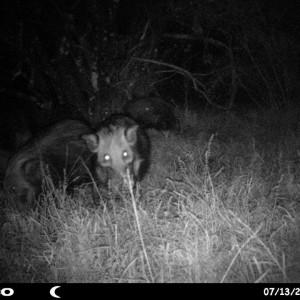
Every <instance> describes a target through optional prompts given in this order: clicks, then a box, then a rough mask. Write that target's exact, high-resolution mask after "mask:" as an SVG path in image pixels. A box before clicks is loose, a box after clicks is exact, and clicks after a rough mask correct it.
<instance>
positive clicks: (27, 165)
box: [22, 159, 42, 184]
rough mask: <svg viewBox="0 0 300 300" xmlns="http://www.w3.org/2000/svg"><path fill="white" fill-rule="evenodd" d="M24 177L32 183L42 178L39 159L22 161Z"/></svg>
mask: <svg viewBox="0 0 300 300" xmlns="http://www.w3.org/2000/svg"><path fill="white" fill-rule="evenodd" d="M22 172H23V175H24V178H26V180H27V181H29V182H30V183H32V184H34V183H35V182H39V181H40V180H41V179H42V173H41V162H40V161H39V159H31V160H27V161H26V162H24V164H23V166H22Z"/></svg>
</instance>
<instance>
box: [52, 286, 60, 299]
mask: <svg viewBox="0 0 300 300" xmlns="http://www.w3.org/2000/svg"><path fill="white" fill-rule="evenodd" d="M59 287H60V286H59V285H57V286H54V287H53V288H51V290H50V295H51V296H52V297H54V298H60V297H59V296H57V295H56V294H55V291H56V289H58V288H59Z"/></svg>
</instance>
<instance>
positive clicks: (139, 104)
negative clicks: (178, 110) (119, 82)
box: [123, 96, 179, 131]
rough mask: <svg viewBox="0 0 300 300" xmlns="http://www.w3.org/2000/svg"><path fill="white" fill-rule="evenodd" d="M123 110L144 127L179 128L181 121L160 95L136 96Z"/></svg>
mask: <svg viewBox="0 0 300 300" xmlns="http://www.w3.org/2000/svg"><path fill="white" fill-rule="evenodd" d="M123 110H124V112H125V113H126V114H128V115H130V116H131V117H132V118H133V119H135V120H136V121H137V122H139V123H140V124H142V125H143V127H144V128H155V129H157V130H163V131H166V130H173V131H176V130H179V121H178V119H177V117H176V115H175V113H174V110H173V108H172V106H171V105H169V104H168V103H166V102H165V101H164V100H163V99H161V98H159V97H151V96H149V97H143V98H135V99H133V100H131V101H128V103H127V104H126V105H125V106H124V109H123Z"/></svg>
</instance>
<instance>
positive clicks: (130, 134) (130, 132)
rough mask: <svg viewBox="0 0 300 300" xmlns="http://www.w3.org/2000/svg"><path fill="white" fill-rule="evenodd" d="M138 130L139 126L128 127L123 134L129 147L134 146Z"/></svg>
mask: <svg viewBox="0 0 300 300" xmlns="http://www.w3.org/2000/svg"><path fill="white" fill-rule="evenodd" d="M138 128H139V125H133V126H131V127H128V128H127V130H126V133H125V136H126V139H127V142H128V144H129V145H135V144H136V141H137V130H138Z"/></svg>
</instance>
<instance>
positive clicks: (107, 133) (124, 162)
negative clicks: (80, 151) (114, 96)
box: [82, 125, 143, 189]
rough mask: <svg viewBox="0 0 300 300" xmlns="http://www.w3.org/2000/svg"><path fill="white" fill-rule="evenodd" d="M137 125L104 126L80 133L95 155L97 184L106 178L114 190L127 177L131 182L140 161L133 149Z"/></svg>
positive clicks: (133, 179) (103, 181)
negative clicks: (86, 132) (96, 129)
mask: <svg viewBox="0 0 300 300" xmlns="http://www.w3.org/2000/svg"><path fill="white" fill-rule="evenodd" d="M138 129H139V126H138V125H131V126H128V127H125V126H114V125H110V126H108V127H105V128H103V129H101V130H99V131H98V132H96V133H94V134H88V135H83V136H82V138H83V139H84V140H85V141H86V143H87V146H88V148H89V149H90V151H91V152H93V153H95V154H96V157H97V159H96V173H97V176H98V179H99V180H100V182H101V183H105V184H106V183H107V181H108V180H110V183H111V186H112V187H113V188H114V189H118V187H119V186H120V185H121V184H122V183H123V180H124V179H126V178H127V177H128V175H127V172H128V171H129V176H130V178H129V179H130V180H131V182H132V183H133V185H134V183H135V180H136V177H137V175H138V172H139V169H140V165H141V162H142V161H143V159H142V158H140V156H139V154H138V153H137V151H136V144H137V141H138V134H139V132H138Z"/></svg>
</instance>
